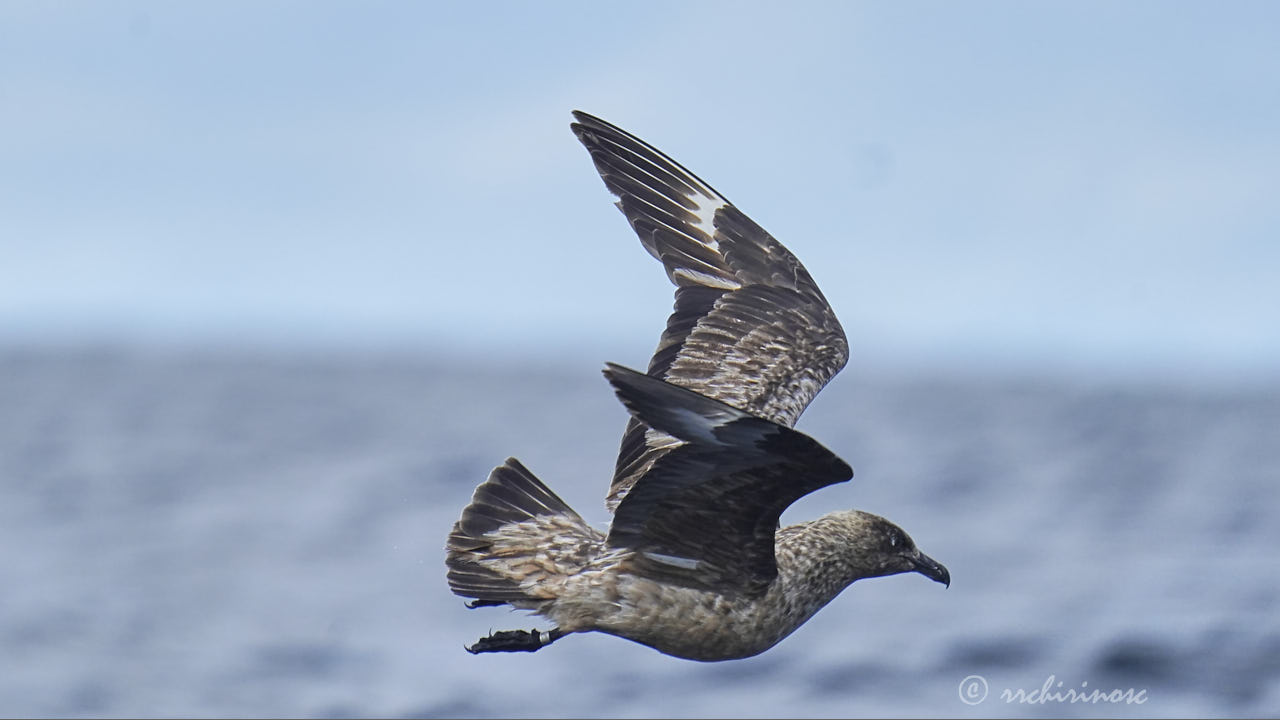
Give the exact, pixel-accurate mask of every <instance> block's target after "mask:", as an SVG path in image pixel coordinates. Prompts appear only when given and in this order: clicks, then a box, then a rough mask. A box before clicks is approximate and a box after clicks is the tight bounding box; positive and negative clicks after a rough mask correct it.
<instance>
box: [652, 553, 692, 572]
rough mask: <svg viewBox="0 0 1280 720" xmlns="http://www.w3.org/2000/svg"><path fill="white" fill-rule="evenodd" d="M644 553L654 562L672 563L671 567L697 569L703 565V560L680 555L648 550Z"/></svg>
mask: <svg viewBox="0 0 1280 720" xmlns="http://www.w3.org/2000/svg"><path fill="white" fill-rule="evenodd" d="M642 554H643V555H644V556H645V557H647V558H649V559H650V560H652V561H654V562H657V563H662V564H663V565H670V566H671V567H678V568H680V569H682V570H697V569H698V568H699V567H701V566H702V561H701V560H693V559H692V558H686V557H679V556H676V555H664V554H662V553H656V552H649V551H647V550H646V551H645V552H643V553H642Z"/></svg>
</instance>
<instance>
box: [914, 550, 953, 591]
mask: <svg viewBox="0 0 1280 720" xmlns="http://www.w3.org/2000/svg"><path fill="white" fill-rule="evenodd" d="M911 562H912V564H914V565H915V570H916V572H918V573H920V574H921V575H923V576H925V577H927V578H929V579H930V580H933V581H935V582H940V583H942V584H943V585H946V586H947V587H951V573H949V572H947V569H946V568H945V567H943V566H942V563H940V562H938V561H937V560H934V559H933V558H931V557H929V556H928V555H925V554H924V553H922V552H919V551H917V554H916V557H914V558H912V559H911Z"/></svg>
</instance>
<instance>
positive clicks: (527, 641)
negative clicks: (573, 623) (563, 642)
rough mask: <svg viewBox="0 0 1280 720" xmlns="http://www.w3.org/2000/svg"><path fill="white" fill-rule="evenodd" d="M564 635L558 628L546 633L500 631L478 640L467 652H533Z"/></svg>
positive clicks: (537, 631) (536, 631)
mask: <svg viewBox="0 0 1280 720" xmlns="http://www.w3.org/2000/svg"><path fill="white" fill-rule="evenodd" d="M565 635H566V633H565V631H563V630H561V629H560V628H551V630H549V631H547V632H541V631H539V630H500V631H498V632H496V633H492V634H490V635H489V637H485V638H480V639H479V640H477V641H476V643H475V644H474V645H472V646H471V647H468V648H467V652H469V653H471V654H472V655H475V654H477V653H485V652H533V651H534V650H538V649H540V648H544V647H546V646H548V645H550V644H551V643H553V642H555V641H556V640H559V639H560V638H562V637H564V636H565Z"/></svg>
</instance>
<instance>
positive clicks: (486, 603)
mask: <svg viewBox="0 0 1280 720" xmlns="http://www.w3.org/2000/svg"><path fill="white" fill-rule="evenodd" d="M494 605H506V603H504V602H502V601H501V600H472V601H471V602H469V603H467V609H468V610H475V609H476V608H481V607H493V606H494Z"/></svg>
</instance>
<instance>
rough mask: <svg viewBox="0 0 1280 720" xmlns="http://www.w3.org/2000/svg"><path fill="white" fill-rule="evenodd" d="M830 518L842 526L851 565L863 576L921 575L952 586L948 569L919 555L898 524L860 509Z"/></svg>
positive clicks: (931, 559)
mask: <svg viewBox="0 0 1280 720" xmlns="http://www.w3.org/2000/svg"><path fill="white" fill-rule="evenodd" d="M828 517H829V518H832V519H833V520H835V521H836V522H838V523H839V524H840V525H841V526H842V530H843V531H844V535H845V540H846V543H847V545H848V551H849V559H850V562H851V564H852V565H853V566H854V567H855V569H856V570H857V572H858V574H859V576H860V577H881V576H884V575H897V574H898V573H905V572H918V573H920V574H921V575H923V576H925V577H927V578H929V579H930V580H935V581H937V582H940V583H942V584H943V585H946V586H947V587H950V586H951V573H950V572H948V571H947V568H946V567H944V566H943V565H942V563H940V562H938V561H937V560H934V559H933V558H931V557H929V556H928V555H925V554H924V553H922V552H920V548H918V547H916V544H915V541H913V540H912V539H911V536H910V535H908V534H907V533H906V531H904V530H903V529H902V528H900V527H898V526H897V525H894V524H893V523H891V522H889V521H888V520H885V519H884V518H882V517H880V516H879V515H872V514H871V513H868V512H862V511H861V510H849V511H847V512H841V513H833V514H832V515H830V516H828Z"/></svg>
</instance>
